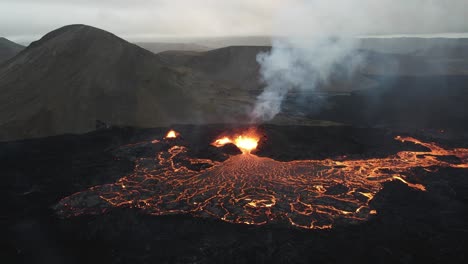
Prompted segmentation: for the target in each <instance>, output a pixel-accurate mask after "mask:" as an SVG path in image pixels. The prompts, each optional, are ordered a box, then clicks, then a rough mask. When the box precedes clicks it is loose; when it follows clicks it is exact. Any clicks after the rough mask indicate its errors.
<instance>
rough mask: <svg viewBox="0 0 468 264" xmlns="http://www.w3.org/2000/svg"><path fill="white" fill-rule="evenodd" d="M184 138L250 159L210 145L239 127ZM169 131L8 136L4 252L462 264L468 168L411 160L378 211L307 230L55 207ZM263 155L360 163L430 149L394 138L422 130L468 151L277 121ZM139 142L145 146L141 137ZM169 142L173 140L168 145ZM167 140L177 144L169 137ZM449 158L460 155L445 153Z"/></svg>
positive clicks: (207, 150)
mask: <svg viewBox="0 0 468 264" xmlns="http://www.w3.org/2000/svg"><path fill="white" fill-rule="evenodd" d="M174 129H176V130H177V131H178V132H180V133H181V138H179V139H177V140H178V142H176V143H177V144H180V145H184V146H185V147H186V148H187V155H188V156H189V157H191V158H197V159H209V160H211V161H215V162H223V161H225V160H227V159H228V158H229V157H230V156H232V155H242V154H240V152H239V150H238V149H236V148H235V147H234V146H226V147H224V148H215V147H213V146H211V145H210V143H211V142H212V141H213V139H215V138H216V137H217V136H219V135H220V134H222V133H223V132H225V131H227V130H231V129H233V128H231V127H228V126H226V125H205V126H176V127H174ZM167 130H168V129H167V128H160V129H134V128H112V129H106V130H101V131H97V132H92V133H88V134H85V135H77V136H72V135H65V136H56V137H50V138H44V139H33V140H24V141H17V142H9V143H1V144H0V154H1V156H0V164H1V168H2V170H3V173H2V174H3V175H4V177H3V186H4V187H2V193H4V194H6V199H5V203H6V206H5V207H4V210H3V213H2V226H3V227H5V228H6V232H5V238H6V239H2V244H3V245H1V246H2V248H3V249H5V250H3V253H2V254H5V255H4V259H8V260H11V262H13V263H14V262H19V263H21V262H27V263H44V262H47V263H64V262H67V263H75V262H76V263H83V262H88V263H109V262H112V263H155V262H158V263H207V262H208V263H220V262H227V263H250V262H260V263H262V262H265V263H266V262H268V263H291V262H292V263H310V262H326V263H338V262H340V263H342V262H362V263H366V262H387V263H415V262H423V263H440V262H447V261H448V262H451V263H463V262H465V261H466V253H465V252H466V249H467V248H468V241H467V239H466V235H467V232H468V231H467V230H468V224H467V220H468V178H467V177H468V175H467V169H463V168H455V167H440V166H433V167H431V168H429V169H427V168H426V169H425V168H423V167H418V166H416V167H414V168H412V169H411V170H410V171H409V172H408V173H407V177H408V178H407V180H408V181H410V182H413V183H417V184H421V185H423V186H425V188H426V191H421V190H418V189H416V188H412V187H411V186H408V185H407V184H405V183H404V182H402V181H400V180H392V181H386V182H383V183H382V189H380V190H379V191H378V192H377V193H376V194H375V196H374V197H373V199H372V200H371V201H370V202H369V204H370V206H371V207H372V209H374V210H376V211H377V214H375V215H372V216H371V217H369V218H368V219H366V221H357V222H353V223H346V224H344V225H336V226H333V228H331V229H327V230H305V229H302V228H297V227H293V226H291V225H287V224H284V223H281V222H272V223H269V224H266V225H259V226H256V225H245V224H233V223H226V222H224V221H222V220H221V219H217V218H213V217H194V216H192V215H190V214H176V215H158V216H155V215H150V214H148V213H147V212H145V211H144V210H136V209H135V208H131V207H109V208H108V209H107V210H106V211H105V212H103V213H99V214H82V215H78V216H75V217H63V215H61V214H60V213H58V212H57V210H56V205H57V204H58V203H59V202H60V201H61V200H62V199H63V198H65V197H69V196H70V195H73V194H74V193H77V192H82V191H83V190H86V189H88V188H90V187H93V186H99V185H103V184H110V183H114V182H117V181H118V180H119V179H121V178H122V177H124V176H126V175H128V174H130V173H132V172H133V171H134V167H135V164H136V162H137V161H138V159H139V158H141V157H145V156H152V155H154V154H155V153H157V152H158V149H155V146H156V145H155V144H152V143H151V142H152V141H153V140H160V139H161V138H163V137H164V135H165V133H166V132H167ZM259 131H261V133H262V136H263V138H262V139H261V141H260V145H259V147H258V151H257V152H255V154H256V155H258V156H260V157H265V158H272V159H274V160H276V161H284V162H289V161H294V160H324V159H334V160H343V159H344V157H346V159H348V160H363V159H375V158H384V157H388V156H391V155H395V154H397V153H398V152H400V151H422V152H424V151H427V148H425V147H423V146H420V145H416V144H412V143H411V142H398V141H395V139H394V138H395V137H396V136H398V135H401V136H414V137H416V138H418V139H419V140H422V141H424V142H437V144H438V145H440V146H442V147H444V148H446V149H453V148H467V147H468V145H467V143H466V140H464V139H463V137H454V136H450V131H444V132H443V133H441V131H435V132H430V131H429V132H428V131H412V132H411V133H410V134H405V133H403V134H402V133H397V132H393V131H390V130H385V129H371V128H356V127H350V126H329V127H307V126H273V125H264V126H261V127H260V128H259ZM142 142H146V143H143V144H142ZM168 144H169V143H168ZM170 144H175V142H172V143H170ZM439 159H440V160H443V161H444V162H447V163H450V164H460V162H461V161H460V159H459V158H457V157H455V156H453V155H452V156H451V155H447V156H443V157H439Z"/></svg>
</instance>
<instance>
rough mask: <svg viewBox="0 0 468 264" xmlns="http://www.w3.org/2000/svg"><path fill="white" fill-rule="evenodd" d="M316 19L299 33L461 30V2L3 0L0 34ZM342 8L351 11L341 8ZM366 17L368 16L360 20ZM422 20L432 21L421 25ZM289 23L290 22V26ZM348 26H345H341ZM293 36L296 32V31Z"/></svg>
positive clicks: (239, 26)
mask: <svg viewBox="0 0 468 264" xmlns="http://www.w3.org/2000/svg"><path fill="white" fill-rule="evenodd" d="M304 4H307V6H306V8H307V9H304V10H302V12H300V11H301V10H298V11H297V12H298V14H299V15H301V16H304V17H310V16H317V17H319V18H320V21H322V24H317V25H308V24H304V23H300V20H299V21H298V25H297V26H298V27H299V28H298V29H297V30H299V31H300V29H301V28H303V27H306V28H309V29H310V30H311V31H313V30H320V28H321V27H322V26H323V28H328V24H329V21H330V19H335V18H336V15H338V14H340V13H343V14H345V17H349V16H347V15H346V13H348V12H353V13H354V14H353V16H354V17H358V16H363V19H362V20H359V21H360V22H361V23H363V24H361V25H359V24H355V25H354V24H353V27H357V28H358V29H365V30H363V33H364V34H380V33H382V34H400V33H437V32H454V31H455V32H468V23H466V22H467V21H466V19H465V18H466V17H468V8H467V7H466V3H465V0H452V1H450V0H448V1H435V0H406V1H405V0H394V1H389V0H383V1H361V0H355V1H346V0H342V1H326V2H325V1H320V0H319V1H316V0H310V1H302V0H289V1H282V0H254V1H253V0H223V1H219V0H197V1H194V0H133V1H128V0H100V1H94V0H67V1H62V0H2V1H1V2H0V34H1V35H3V36H6V37H13V38H14V37H19V36H23V37H27V36H34V37H39V36H42V35H43V34H45V33H47V32H49V31H51V30H53V29H56V28H58V27H61V26H63V25H66V24H74V23H83V24H89V25H93V26H97V27H100V28H103V29H106V30H109V31H111V32H114V33H116V34H119V35H123V36H128V37H129V38H132V36H135V35H148V36H155V37H158V36H172V37H173V36H229V35H269V34H284V33H289V32H284V31H285V30H287V31H289V30H290V29H291V28H290V27H289V26H288V27H286V28H282V26H281V25H280V24H279V23H281V21H284V19H286V22H288V25H291V24H289V23H291V22H293V21H290V19H287V18H284V17H283V18H281V16H282V14H283V10H292V9H294V7H298V6H299V7H300V6H302V5H304ZM349 6H352V7H353V8H352V9H351V10H349V9H348V7H349ZM368 12H372V14H373V15H372V17H370V18H368V19H365V16H367V15H368ZM427 17H431V18H437V19H436V20H433V19H431V20H429V21H428V20H427V19H426V18H427ZM293 24H294V23H293ZM347 26H348V25H347ZM299 33H300V32H299Z"/></svg>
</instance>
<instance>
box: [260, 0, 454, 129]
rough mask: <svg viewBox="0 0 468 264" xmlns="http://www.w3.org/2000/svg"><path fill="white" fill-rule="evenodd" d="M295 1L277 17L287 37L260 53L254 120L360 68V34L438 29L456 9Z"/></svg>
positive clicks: (423, 2) (429, 1)
mask: <svg viewBox="0 0 468 264" xmlns="http://www.w3.org/2000/svg"><path fill="white" fill-rule="evenodd" d="M292 2H293V4H291V5H290V6H288V7H287V8H285V9H283V10H282V11H281V12H280V13H279V14H278V16H277V21H276V25H275V27H276V29H277V32H275V33H276V35H279V36H281V37H277V38H275V39H274V40H273V43H272V49H271V51H270V52H267V53H260V54H258V55H257V61H258V63H259V64H260V66H261V68H260V74H261V78H262V81H263V82H264V84H265V85H266V86H265V88H264V90H263V92H262V93H261V94H260V95H259V96H258V97H257V101H256V103H255V106H254V108H253V111H252V113H251V118H252V121H253V122H261V121H268V120H271V119H273V118H274V117H275V116H276V115H277V114H278V113H279V112H280V111H281V106H282V103H283V101H284V99H285V97H286V96H287V95H288V93H289V92H290V91H291V90H293V89H297V90H299V91H301V90H307V91H315V90H316V89H317V87H319V86H321V85H323V84H326V83H327V82H329V80H330V77H331V76H332V75H333V74H334V73H335V72H337V71H344V72H348V73H352V72H354V71H356V70H357V69H358V67H359V66H360V65H361V62H362V60H361V58H360V57H359V55H358V54H359V53H357V52H355V51H356V50H357V48H358V47H359V45H360V41H359V38H358V37H359V36H362V35H366V34H374V35H376V34H377V35H378V34H392V33H393V34H395V33H406V32H408V31H409V30H417V31H416V32H423V31H426V32H429V31H430V30H431V28H430V27H429V28H428V26H431V25H432V26H433V27H432V28H437V27H436V24H437V23H438V22H437V21H443V20H444V19H443V17H444V16H446V15H447V14H448V13H449V10H451V9H453V6H452V7H447V6H444V4H442V3H440V2H438V1H434V0H413V1H405V2H398V1H391V0H382V1H372V0H355V1H339V2H338V1H337V2H331V1H325V0H315V1H305V0H295V1H292ZM460 4H461V2H460V1H453V5H460ZM454 25H458V24H456V23H454ZM453 28H454V29H455V28H456V27H455V26H454V27H453Z"/></svg>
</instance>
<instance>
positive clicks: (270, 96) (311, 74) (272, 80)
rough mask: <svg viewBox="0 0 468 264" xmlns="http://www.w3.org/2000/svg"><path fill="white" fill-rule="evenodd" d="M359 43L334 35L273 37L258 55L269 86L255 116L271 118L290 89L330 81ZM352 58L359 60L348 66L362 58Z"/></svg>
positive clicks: (258, 104)
mask: <svg viewBox="0 0 468 264" xmlns="http://www.w3.org/2000/svg"><path fill="white" fill-rule="evenodd" d="M356 45H357V42H356V39H353V38H349V37H348V38H346V37H341V36H331V35H325V36H320V37H315V38H311V39H303V40H300V41H299V40H294V39H285V40H276V41H274V43H273V47H272V50H271V51H270V52H269V53H260V54H258V55H257V61H258V63H259V64H260V65H261V76H262V79H263V81H264V82H265V83H266V84H267V86H266V87H265V89H264V91H263V92H262V93H261V94H260V95H259V96H258V98H257V102H256V104H255V107H254V110H253V113H252V118H253V119H254V120H255V121H261V120H263V121H267V120H271V119H273V118H274V117H275V116H276V115H277V114H278V113H279V112H280V111H281V104H282V102H283V100H284V98H285V97H286V95H287V94H288V92H289V91H290V90H292V89H298V90H315V89H316V87H317V86H318V85H319V84H323V83H327V82H328V80H329V77H330V75H331V74H332V73H333V71H334V69H335V68H336V67H337V66H338V64H339V63H341V62H343V61H344V59H346V58H348V59H349V58H350V56H351V51H353V50H354V48H355V47H356ZM353 61H354V62H356V63H352V64H351V65H349V66H351V67H356V66H357V65H358V63H357V62H359V60H358V59H357V58H353ZM348 70H350V71H352V69H348Z"/></svg>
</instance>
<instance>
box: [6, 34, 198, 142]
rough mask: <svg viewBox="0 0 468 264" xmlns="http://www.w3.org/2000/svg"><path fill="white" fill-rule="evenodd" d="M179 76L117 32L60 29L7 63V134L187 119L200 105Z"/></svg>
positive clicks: (30, 134) (32, 134) (14, 136)
mask: <svg viewBox="0 0 468 264" xmlns="http://www.w3.org/2000/svg"><path fill="white" fill-rule="evenodd" d="M178 78H179V77H178V73H176V72H175V71H173V70H171V69H169V68H167V67H165V66H164V65H163V64H162V63H161V62H160V60H159V59H158V58H157V57H156V56H155V55H154V54H152V53H151V52H149V51H147V50H144V49H142V48H140V47H138V46H136V45H134V44H130V43H128V42H126V41H125V40H123V39H120V38H118V37H116V36H115V35H113V34H111V33H108V32H106V31H103V30H100V29H97V28H93V27H89V26H85V25H71V26H66V27H63V28H60V29H58V30H55V31H53V32H50V33H49V34H47V35H45V36H44V37H43V38H42V39H40V40H39V41H36V42H34V43H32V44H31V45H30V46H29V47H28V48H27V49H25V50H23V51H22V52H21V53H20V54H19V55H18V56H17V57H15V58H14V59H13V60H11V61H9V62H8V63H6V64H4V65H3V66H2V67H0V92H1V93H2V96H1V97H0V120H1V121H0V131H1V132H0V139H1V140H8V139H18V138H28V137H38V136H49V135H55V134H62V133H81V132H86V131H90V130H93V129H94V128H95V124H96V120H100V121H103V122H105V123H107V124H110V125H133V126H156V125H164V124H168V123H172V122H184V121H186V120H189V119H190V118H189V116H188V114H189V113H192V112H191V111H193V110H191V107H190V102H191V100H188V95H187V94H186V93H185V92H184V91H183V90H182V87H181V85H180V84H179V83H178V81H177V79H178ZM175 105H179V107H173V106H175ZM189 110H190V111H189Z"/></svg>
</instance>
